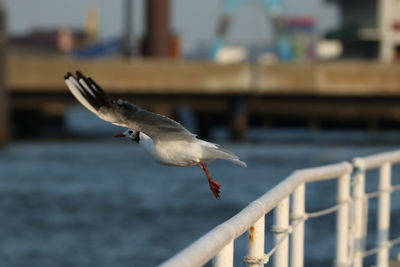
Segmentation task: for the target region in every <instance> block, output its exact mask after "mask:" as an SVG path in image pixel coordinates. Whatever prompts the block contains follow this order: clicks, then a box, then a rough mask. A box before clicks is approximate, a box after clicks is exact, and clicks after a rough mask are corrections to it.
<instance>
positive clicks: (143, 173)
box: [0, 130, 400, 266]
mask: <svg viewBox="0 0 400 267" xmlns="http://www.w3.org/2000/svg"><path fill="white" fill-rule="evenodd" d="M105 132H106V133H108V130H106V131H105ZM103 134H104V133H103ZM222 135H223V134H222ZM102 136H103V135H102ZM110 136H111V135H110ZM249 136H250V139H249V140H250V141H248V142H244V143H227V142H224V141H223V140H224V138H223V136H222V137H221V134H220V135H219V134H218V132H217V133H216V134H215V135H214V140H213V141H218V142H220V143H222V145H223V146H224V147H225V148H228V149H230V150H232V151H233V152H235V153H236V154H237V155H239V156H240V158H241V159H242V160H244V161H245V162H247V164H248V167H247V168H241V167H239V166H236V165H233V164H231V163H229V162H224V161H215V162H214V163H211V164H210V165H209V170H210V172H211V176H212V177H214V178H215V179H216V180H217V181H218V182H219V183H220V184H221V186H222V194H221V199H220V200H216V199H215V198H214V196H213V195H212V193H211V192H210V190H209V188H208V184H207V180H206V177H205V175H204V173H203V172H202V170H201V169H200V168H197V167H187V168H183V167H168V166H163V165H159V164H157V163H156V162H154V161H153V160H152V159H151V158H150V156H148V155H147V154H145V153H144V151H143V150H142V149H141V148H140V147H139V146H138V145H137V144H136V143H134V142H131V141H129V140H117V139H113V138H111V137H105V138H94V139H90V138H85V139H78V140H76V139H74V140H47V141H43V140H41V141H38V140H32V141H28V140H25V141H14V142H11V143H10V144H9V145H7V146H5V147H2V148H0V218H1V219H0V259H1V266H155V265H157V264H159V263H161V262H162V261H164V260H166V259H167V258H169V257H171V256H172V255H174V254H175V253H177V252H178V251H179V250H181V249H183V248H184V247H186V246H187V245H189V244H190V243H192V242H193V241H195V240H196V239H197V238H199V237H200V236H202V235H203V234H205V233H206V232H207V231H209V230H211V229H212V228H213V227H215V226H217V225H218V224H220V223H222V222H223V221H225V220H227V219H229V218H230V217H231V216H233V215H234V214H236V213H237V212H239V211H240V210H241V209H242V208H244V207H245V206H246V205H247V204H248V203H249V202H250V201H252V200H254V199H256V198H257V197H259V196H261V195H262V194H263V193H265V192H267V191H268V190H269V189H271V188H272V187H273V186H275V185H276V184H278V183H279V182H280V181H281V180H282V179H284V178H285V177H286V176H288V175H289V174H290V173H291V172H292V171H294V170H296V169H300V168H308V167H315V166H320V165H324V164H330V163H336V162H340V161H343V160H350V159H351V158H352V157H355V156H364V155H369V154H373V153H377V152H384V151H390V150H394V149H396V148H399V147H400V133H399V132H375V133H368V132H363V131H355V132H349V131H334V132H313V131H307V130H270V131H252V132H250V133H249ZM398 171H399V169H398V168H397V167H395V168H394V171H393V183H400V179H399V177H398V173H399V172H398ZM376 175H377V172H375V171H374V172H371V174H368V176H367V177H368V183H367V191H375V189H376V184H377V179H376ZM335 187H336V183H335V182H334V181H327V182H322V183H315V184H310V185H308V186H307V211H316V210H319V209H323V208H327V207H330V206H332V205H334V204H335V193H336V189H335ZM399 198H400V196H399V193H397V194H396V193H394V194H393V197H392V220H391V222H392V232H391V237H392V238H394V237H397V236H399V235H400V230H399V229H398V227H397V225H399V223H400V214H399V213H400V204H399V203H400V201H399V200H400V199H399ZM375 206H376V201H375V200H372V201H370V208H371V211H370V216H369V225H368V228H369V230H370V232H369V239H368V246H369V247H372V246H373V244H374V240H375V239H374V238H375V235H374V232H375V230H374V229H375V227H376V226H375V225H376V224H375V219H374V218H375V216H376V213H375ZM334 223H335V217H334V215H328V216H325V217H321V218H318V219H312V220H309V221H308V222H307V223H306V233H305V235H306V240H305V250H306V258H305V261H306V264H305V266H325V264H328V265H330V266H332V265H333V259H334V248H335V236H334V234H333V233H334V229H335V224H334ZM271 224H272V216H271V215H268V216H267V229H268V228H269V226H270V225H271ZM270 237H271V234H270V232H269V231H268V232H267V248H270V247H271V242H270V240H271V239H270ZM245 241H246V236H245V235H244V236H243V237H241V238H239V239H238V240H237V241H236V242H235V249H236V254H235V260H236V264H235V266H244V263H243V261H242V259H243V256H244V255H245V252H246V242H245ZM396 252H398V250H396V249H394V250H393V252H392V256H394V255H395V253H396ZM372 259H373V257H372Z"/></svg>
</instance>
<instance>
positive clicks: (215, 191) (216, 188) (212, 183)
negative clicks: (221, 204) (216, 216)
mask: <svg viewBox="0 0 400 267" xmlns="http://www.w3.org/2000/svg"><path fill="white" fill-rule="evenodd" d="M199 164H200V166H201V168H202V169H203V171H204V172H205V173H206V174H207V179H208V184H209V185H210V189H211V192H212V193H213V194H214V196H215V197H216V198H217V199H219V193H220V192H221V189H220V187H221V186H220V184H219V183H217V182H216V181H215V180H213V179H212V178H211V177H210V173H209V172H208V170H207V166H206V164H204V163H203V162H201V161H200V162H199Z"/></svg>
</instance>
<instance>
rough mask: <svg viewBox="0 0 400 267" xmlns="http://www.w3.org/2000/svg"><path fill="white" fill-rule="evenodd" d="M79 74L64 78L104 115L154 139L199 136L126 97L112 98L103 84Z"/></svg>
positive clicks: (78, 95)
mask: <svg viewBox="0 0 400 267" xmlns="http://www.w3.org/2000/svg"><path fill="white" fill-rule="evenodd" d="M76 75H77V78H75V77H74V76H73V75H72V74H71V73H68V74H67V75H66V76H65V77H64V78H65V82H66V84H67V86H68V88H69V89H70V90H71V92H72V94H73V95H74V96H75V98H76V99H77V100H78V101H79V102H80V103H81V104H82V105H83V106H85V107H86V108H87V109H89V110H90V111H92V112H93V113H95V114H96V115H97V116H99V117H100V118H101V119H103V120H105V121H108V122H111V123H113V124H116V125H119V126H122V127H127V128H131V129H134V130H136V131H140V132H143V133H145V134H146V135H148V136H150V137H151V138H152V139H153V140H154V141H162V140H165V141H168V140H192V139H195V138H196V136H195V135H194V134H192V133H191V132H189V131H188V130H187V129H185V127H183V126H182V125H181V124H179V123H178V122H176V121H174V120H172V119H170V118H168V117H165V116H162V115H159V114H156V113H153V112H150V111H147V110H145V109H142V108H140V107H139V106H137V105H135V104H132V103H129V102H128V101H125V100H121V99H119V100H112V99H110V98H109V97H108V96H107V95H106V94H105V93H104V91H103V90H102V89H101V87H100V86H99V85H98V84H97V83H96V82H95V81H94V80H92V79H91V78H86V77H85V76H84V75H83V74H82V73H81V72H79V71H77V72H76Z"/></svg>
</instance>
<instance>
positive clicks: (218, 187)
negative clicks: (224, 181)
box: [208, 178, 221, 199]
mask: <svg viewBox="0 0 400 267" xmlns="http://www.w3.org/2000/svg"><path fill="white" fill-rule="evenodd" d="M208 184H209V185H210V189H211V192H212V193H213V194H214V196H215V197H216V198H217V199H219V198H220V196H219V193H220V192H221V185H220V184H219V183H217V182H216V181H214V180H213V179H211V178H208Z"/></svg>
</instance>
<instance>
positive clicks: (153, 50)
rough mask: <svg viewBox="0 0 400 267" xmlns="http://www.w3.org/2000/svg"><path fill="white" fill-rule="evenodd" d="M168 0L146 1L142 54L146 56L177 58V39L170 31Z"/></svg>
mask: <svg viewBox="0 0 400 267" xmlns="http://www.w3.org/2000/svg"><path fill="white" fill-rule="evenodd" d="M169 24H170V0H162V1H160V0H147V1H146V35H145V36H144V39H143V43H142V54H143V55H144V56H146V57H158V58H178V57H179V55H180V45H179V40H178V38H177V37H176V36H174V35H173V34H171V31H170V27H169Z"/></svg>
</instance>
